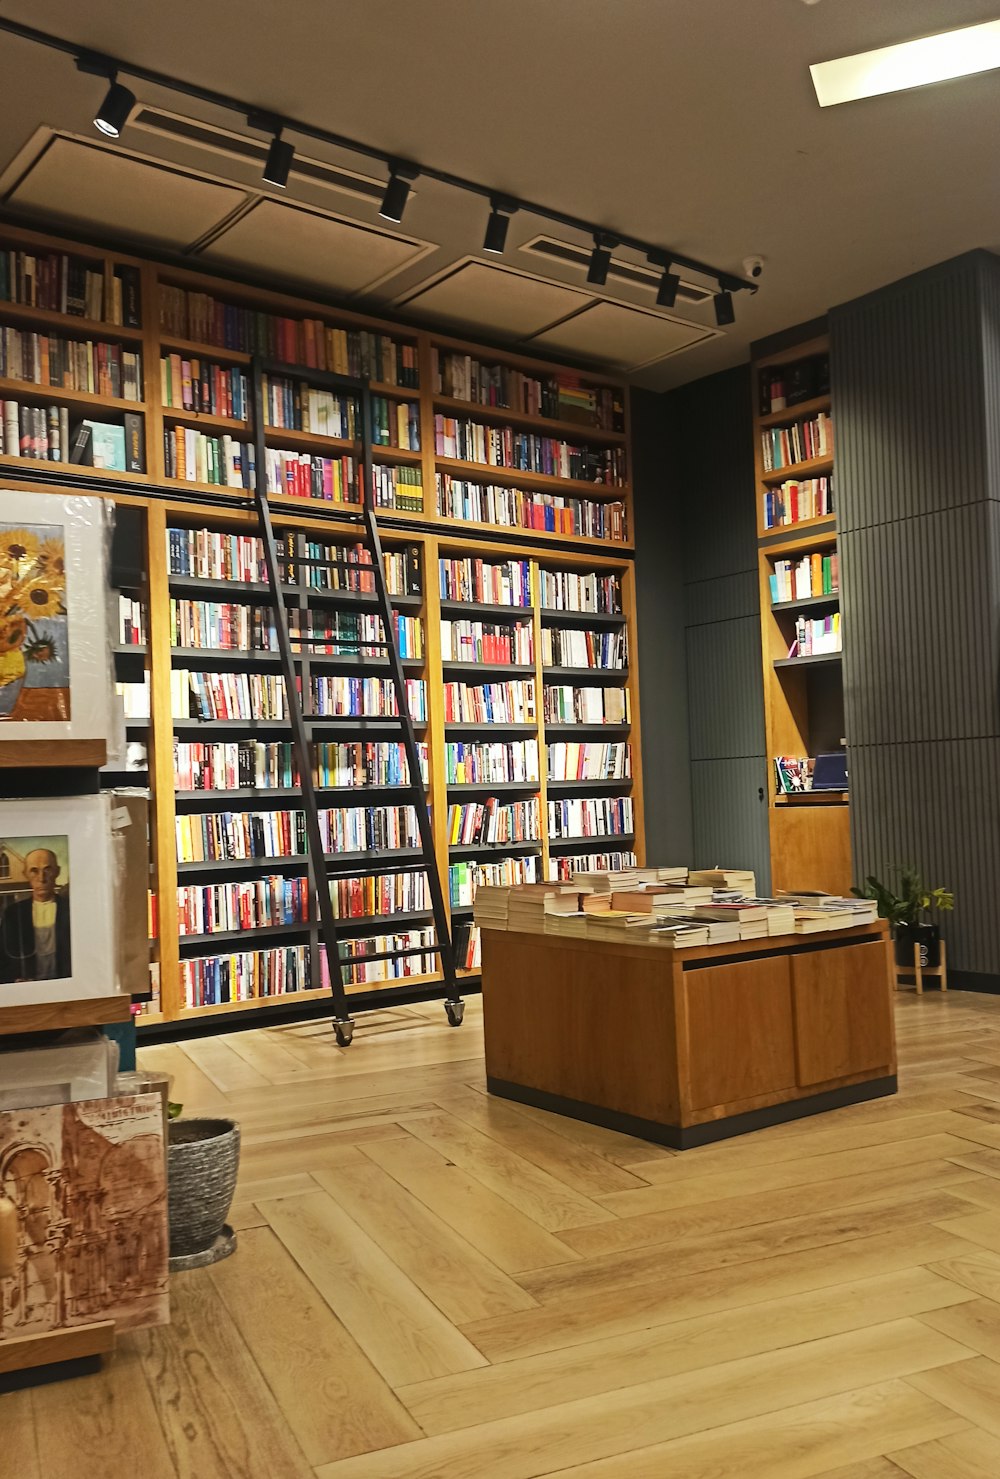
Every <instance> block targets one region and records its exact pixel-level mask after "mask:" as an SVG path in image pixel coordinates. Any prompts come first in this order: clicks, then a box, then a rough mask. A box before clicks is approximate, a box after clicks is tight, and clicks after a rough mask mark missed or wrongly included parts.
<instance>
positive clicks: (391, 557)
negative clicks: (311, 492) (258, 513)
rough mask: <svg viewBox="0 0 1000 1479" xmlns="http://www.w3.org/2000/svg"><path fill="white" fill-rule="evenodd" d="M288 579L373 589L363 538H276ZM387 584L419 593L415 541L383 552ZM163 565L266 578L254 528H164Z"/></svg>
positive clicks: (201, 576) (195, 572) (191, 572)
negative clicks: (240, 530) (233, 531)
mask: <svg viewBox="0 0 1000 1479" xmlns="http://www.w3.org/2000/svg"><path fill="white" fill-rule="evenodd" d="M277 543H278V551H279V556H280V558H281V561H282V564H283V565H284V567H285V575H286V579H287V582H288V584H296V583H297V584H300V585H303V586H306V587H309V588H311V589H313V590H317V591H355V592H360V593H361V594H370V593H372V592H374V590H375V574H374V571H373V569H372V561H371V555H370V554H369V552H368V550H367V549H366V548H365V546H364V545H363V544H325V543H323V542H322V541H321V540H316V539H307V538H306V537H305V536H304V535H301V534H295V535H289V536H287V537H286V538H282V537H281V536H280V535H279V536H278V539H277ZM384 566H385V578H386V585H387V587H388V589H389V591H390V592H391V593H392V594H393V595H419V594H420V592H421V591H422V590H423V583H422V575H421V568H420V551H419V549H418V548H417V547H416V546H415V545H409V546H407V547H406V548H405V549H402V550H389V551H386V552H385V559H384ZM167 570H168V572H169V574H170V575H175V576H187V577H194V578H195V579H198V580H232V581H236V582H238V583H239V584H241V585H246V584H250V585H261V584H266V583H267V564H266V561H265V559H264V545H263V542H262V541H261V540H260V539H258V538H257V537H256V535H253V534H230V533H223V532H221V531H219V530H216V529H168V530H167Z"/></svg>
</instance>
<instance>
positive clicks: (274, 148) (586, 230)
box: [0, 15, 757, 293]
mask: <svg viewBox="0 0 1000 1479" xmlns="http://www.w3.org/2000/svg"><path fill="white" fill-rule="evenodd" d="M0 34H2V35H6V36H13V37H15V38H16V39H17V40H19V41H25V42H28V43H29V44H30V45H33V46H41V47H44V48H46V49H47V50H49V51H55V52H59V53H60V54H61V55H62V56H65V57H68V58H69V59H70V60H71V61H72V62H74V63H75V64H76V66H77V67H79V69H80V70H81V71H82V72H88V73H91V74H93V75H95V76H98V77H103V78H105V79H106V80H107V81H108V82H110V84H111V86H110V89H109V92H108V95H107V97H106V98H105V100H104V103H103V105H102V107H101V109H100V112H99V113H98V116H97V118H96V119H95V123H96V124H97V126H98V127H99V128H100V129H101V131H102V132H103V133H105V134H107V135H108V136H109V137H117V136H118V135H119V134H120V133H121V130H122V128H123V127H124V126H125V123H126V121H127V119H128V115H129V113H130V112H131V110H132V108H133V107H134V106H135V95H134V94H133V93H132V92H131V91H130V90H129V89H128V88H127V87H123V86H122V85H121V84H120V83H119V82H118V75H119V74H122V75H124V76H127V77H129V78H133V79H135V80H136V81H138V82H141V83H145V84H147V85H148V86H149V87H154V88H159V89H162V90H164V91H166V92H170V93H175V94H177V95H178V96H180V97H184V98H194V99H196V100H197V101H198V102H200V103H203V104H204V105H205V106H206V107H208V108H212V109H222V110H224V111H226V112H230V113H238V114H241V115H242V117H243V118H244V119H247V118H248V117H249V116H253V117H257V118H259V117H261V113H260V111H259V110H256V109H255V107H254V105H253V104H252V103H248V102H246V101H245V100H244V99H241V98H236V97H234V96H233V95H232V94H231V93H225V92H220V91H219V90H218V89H217V88H213V87H206V86H203V85H202V84H201V83H198V82H190V81H187V80H186V79H184V78H182V77H175V76H172V75H171V74H170V73H169V72H160V71H157V70H156V69H155V68H153V67H145V66H142V65H140V64H139V63H137V62H124V61H122V60H121V59H120V58H116V57H111V56H108V55H106V54H105V53H98V52H93V51H88V50H86V49H85V48H82V47H81V46H80V45H79V43H78V42H75V41H69V40H67V39H65V38H64V37H62V36H55V35H53V34H51V33H50V32H48V31H41V30H39V29H38V28H37V27H35V26H26V25H24V24H23V23H22V22H21V21H16V20H11V19H9V18H8V17H7V16H5V15H0ZM267 119H268V121H267V123H266V124H265V125H262V126H263V127H265V128H266V130H267V132H268V133H269V134H270V135H271V140H272V143H271V145H270V147H269V151H268V160H269V165H268V173H269V175H271V174H273V175H274V176H275V178H274V179H271V180H270V183H279V182H278V179H277V177H278V176H279V175H280V174H281V173H282V172H284V174H285V177H286V179H287V173H288V170H289V169H290V167H291V162H292V157H293V154H294V151H293V150H292V148H291V146H290V145H287V144H284V143H282V141H281V139H280V137H279V136H280V133H281V131H282V129H285V130H288V131H289V132H291V133H295V134H297V135H299V137H301V138H303V139H309V140H314V141H316V142H318V143H321V144H323V145H324V146H325V147H326V148H328V149H332V150H336V151H343V152H346V153H348V154H354V155H357V156H358V158H361V159H366V160H377V161H379V163H381V164H382V165H387V166H388V168H389V173H390V178H389V181H388V183H387V185H386V188H385V194H384V196H383V199H382V209H381V211H380V215H382V216H383V217H384V219H386V220H389V221H394V222H396V223H398V222H399V221H400V220H401V219H402V216H403V211H404V210H405V208H406V203H407V199H408V197H409V193H410V185H411V182H412V181H413V180H416V179H418V178H419V179H427V180H432V181H433V182H434V183H435V184H436V185H442V186H444V187H445V188H446V189H448V190H457V191H460V192H462V193H464V194H466V195H474V196H475V197H476V198H477V199H479V200H486V201H489V202H490V205H491V208H492V214H491V225H490V227H489V228H488V229H489V234H490V237H491V245H492V244H493V243H496V242H498V241H499V238H500V236H501V234H502V227H503V224H504V222H503V221H502V219H501V220H494V219H493V216H495V215H496V214H497V212H496V210H495V207H496V205H497V199H498V198H497V197H496V193H495V192H494V191H493V190H491V189H490V188H489V187H488V186H486V185H482V184H480V183H479V182H478V181H476V180H470V179H468V178H466V177H465V176H464V175H456V174H453V173H452V172H451V171H450V170H443V169H437V168H435V167H434V166H433V165H428V164H422V163H421V164H410V163H406V162H401V161H399V160H397V159H395V158H392V157H390V156H387V154H386V152H385V150H384V149H379V148H377V147H375V146H373V145H371V144H366V143H363V142H361V141H360V140H358V139H352V138H349V137H348V136H347V135H346V134H338V133H334V132H332V131H331V130H330V129H326V128H320V127H319V125H318V124H314V123H309V122H307V121H306V120H305V119H303V118H290V117H288V116H286V115H280V114H274V113H271V114H268V115H267ZM272 164H273V165H274V166H275V168H274V169H273V171H272V169H271V168H270V166H271V165H272ZM280 184H284V180H282V181H280ZM279 188H280V185H279ZM503 199H504V207H503V208H502V209H501V210H500V212H499V215H500V217H501V218H502V217H503V216H505V215H506V216H511V215H513V214H514V212H515V211H521V212H524V214H526V215H531V216H537V217H538V219H539V220H541V221H548V222H550V223H552V224H553V225H556V226H560V227H562V228H564V229H565V230H569V231H573V232H578V233H579V234H580V235H581V236H582V237H584V238H588V237H589V238H591V239H592V240H593V242H594V250H593V253H592V255H591V273H593V274H594V275H591V274H590V273H588V280H589V281H590V282H593V283H596V284H597V285H598V286H600V285H603V283H604V282H605V281H606V278H607V271H608V269H609V268H610V265H611V249H612V248H615V247H623V248H625V249H626V250H628V251H630V252H635V253H638V254H639V255H640V256H644V257H646V256H648V255H649V254H650V253H651V252H657V253H659V254H660V256H661V258H665V257H666V255H667V249H666V248H664V247H662V246H656V245H654V244H653V243H652V242H649V241H643V240H642V239H641V238H640V237H637V236H629V235H625V234H623V233H621V232H618V233H616V234H615V235H614V236H608V235H606V234H605V233H604V232H603V231H601V230H599V229H598V228H597V227H595V226H594V225H593V223H592V222H590V221H586V220H584V219H583V218H582V217H580V216H573V215H570V214H569V213H568V212H566V211H561V210H556V209H554V208H553V207H551V206H546V205H542V204H540V203H539V202H538V201H533V200H525V199H520V198H517V197H509V198H507V197H504V198H503ZM503 245H506V239H504V242H503ZM486 249H487V250H490V247H487V248H486ZM669 255H670V258H671V262H672V265H673V267H674V268H675V269H680V270H681V271H683V272H684V273H685V274H690V275H692V276H694V277H698V278H703V279H707V280H708V281H709V282H715V283H718V285H719V287H720V288H724V289H726V290H727V291H728V292H730V293H737V292H750V293H755V292H756V291H757V285H756V283H753V282H750V281H749V280H748V279H747V278H745V277H738V276H736V275H735V274H731V273H728V272H722V271H720V269H719V268H718V267H712V266H710V265H709V264H708V263H707V262H699V261H698V260H697V258H695V257H688V256H683V255H680V254H678V253H677V252H671V253H670V254H669Z"/></svg>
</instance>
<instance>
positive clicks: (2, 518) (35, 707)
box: [0, 491, 110, 744]
mask: <svg viewBox="0 0 1000 1479" xmlns="http://www.w3.org/2000/svg"><path fill="white" fill-rule="evenodd" d="M105 567H106V511H105V507H104V504H103V501H102V500H101V499H98V498H82V497H74V496H72V495H65V494H59V493H23V492H17V491H13V492H8V491H0V744H2V743H3V741H4V740H6V739H18V740H28V739H32V738H37V739H45V740H51V739H101V738H106V737H107V733H108V723H109V720H108V713H109V696H110V669H109V658H108V650H107V612H106V601H107V596H106V579H105Z"/></svg>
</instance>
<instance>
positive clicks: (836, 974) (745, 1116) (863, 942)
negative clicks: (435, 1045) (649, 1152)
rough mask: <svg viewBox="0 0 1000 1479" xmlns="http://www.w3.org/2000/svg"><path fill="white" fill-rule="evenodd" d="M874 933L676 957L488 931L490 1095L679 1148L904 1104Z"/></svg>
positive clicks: (883, 939)
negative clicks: (868, 1106)
mask: <svg viewBox="0 0 1000 1479" xmlns="http://www.w3.org/2000/svg"><path fill="white" fill-rule="evenodd" d="M891 948H892V947H891V944H890V941H889V937H888V930H887V927H886V925H885V924H884V923H882V922H881V921H879V922H877V923H875V924H868V925H862V926H858V927H856V928H854V929H850V930H836V931H833V932H830V933H824V934H820V935H780V936H774V937H772V938H769V939H762V940H742V941H740V942H739V943H735V944H731V945H705V946H700V947H697V948H695V949H692V950H672V949H670V948H669V947H664V946H661V945H648V944H646V945H643V944H632V943H631V942H629V943H623V944H621V945H618V944H616V943H612V944H607V943H605V942H604V941H598V940H584V939H580V940H577V939H575V938H566V937H557V936H553V935H540V934H523V933H515V932H513V931H509V930H508V931H504V930H490V929H484V931H483V936H482V950H483V1010H484V1016H485V1027H486V1073H487V1086H488V1088H489V1090H490V1092H491V1093H493V1094H499V1095H502V1096H503V1097H504V1098H508V1099H517V1100H520V1101H521V1102H522V1103H525V1104H533V1105H536V1106H538V1107H539V1108H542V1109H549V1110H553V1111H555V1113H557V1114H565V1115H569V1116H572V1117H573V1118H575V1119H581V1120H589V1121H590V1122H591V1123H593V1124H598V1125H606V1126H608V1127H609V1128H611V1129H614V1130H621V1131H624V1132H625V1133H626V1134H629V1135H638V1136H641V1137H642V1138H643V1139H646V1140H655V1141H658V1142H660V1143H661V1144H663V1145H669V1146H672V1147H673V1148H674V1149H676V1150H685V1149H688V1148H689V1147H691V1146H695V1145H704V1144H706V1143H708V1142H709V1141H713V1140H721V1139H724V1138H726V1137H727V1136H730V1135H741V1134H745V1133H746V1132H747V1131H748V1130H757V1129H760V1128H762V1127H763V1126H764V1125H773V1124H777V1123H778V1122H780V1121H782V1120H791V1119H798V1118H800V1117H801V1116H803V1115H807V1114H819V1113H821V1112H822V1111H824V1110H828V1109H835V1108H838V1107H839V1106H841V1105H844V1104H856V1103H857V1102H858V1101H859V1100H863V1099H876V1098H879V1097H880V1096H882V1095H885V1094H894V1093H895V1092H896V1044H895V1032H894V1024H893V1015H892V959H891Z"/></svg>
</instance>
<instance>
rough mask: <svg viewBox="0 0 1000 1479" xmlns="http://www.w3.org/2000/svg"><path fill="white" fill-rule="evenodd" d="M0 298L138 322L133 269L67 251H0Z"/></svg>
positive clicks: (57, 310)
mask: <svg viewBox="0 0 1000 1479" xmlns="http://www.w3.org/2000/svg"><path fill="white" fill-rule="evenodd" d="M0 299H2V300H3V302H4V303H21V304H24V305H25V306H26V307H28V308H42V309H45V310H46V311H47V312H50V313H66V314H68V315H70V316H71V317H72V318H89V319H92V320H93V321H94V322H98V321H103V322H104V323H107V324H115V325H124V326H125V327H126V328H132V329H137V328H139V327H140V323H141V320H140V313H139V269H138V268H137V267H127V266H124V265H122V266H119V267H115V266H114V265H113V264H112V263H111V262H110V261H104V262H103V263H101V264H100V265H98V264H96V263H94V262H93V261H92V260H88V259H87V258H85V257H76V256H71V255H70V254H69V253H68V252H42V251H35V252H25V251H15V250H13V249H11V250H7V251H0Z"/></svg>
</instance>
